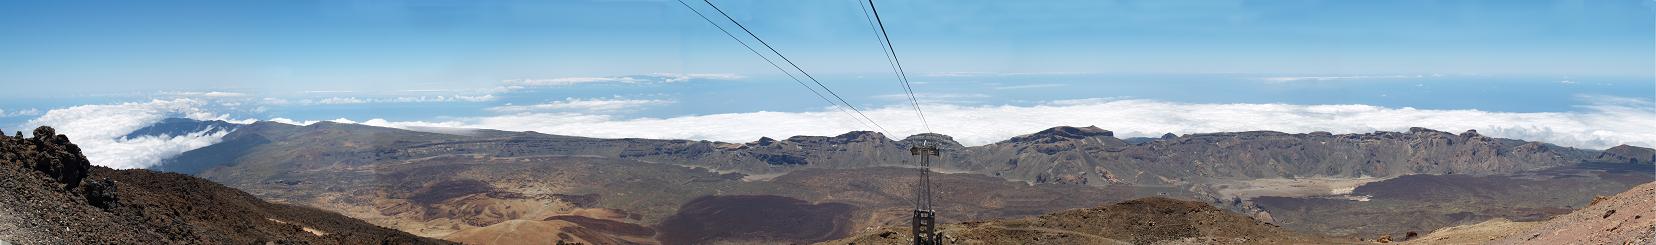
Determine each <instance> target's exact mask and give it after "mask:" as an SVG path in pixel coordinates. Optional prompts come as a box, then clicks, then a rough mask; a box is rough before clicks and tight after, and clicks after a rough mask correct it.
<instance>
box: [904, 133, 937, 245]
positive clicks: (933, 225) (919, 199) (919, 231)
mask: <svg viewBox="0 0 1656 245" xmlns="http://www.w3.org/2000/svg"><path fill="white" fill-rule="evenodd" d="M909 153H912V154H914V155H916V156H920V180H919V183H918V185H916V186H915V187H914V195H915V196H914V227H913V231H914V244H915V245H938V244H943V238H942V237H941V236H939V235H938V234H937V212H936V211H934V210H932V200H931V157H934V156H939V154H938V150H937V146H936V145H932V144H931V143H930V142H929V141H927V142H926V143H922V144H920V145H917V146H913V147H912V148H909Z"/></svg>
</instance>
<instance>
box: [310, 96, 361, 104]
mask: <svg viewBox="0 0 1656 245" xmlns="http://www.w3.org/2000/svg"><path fill="white" fill-rule="evenodd" d="M362 103H368V100H366V99H361V98H357V97H329V98H325V99H322V100H318V101H316V104H322V105H349V104H362Z"/></svg>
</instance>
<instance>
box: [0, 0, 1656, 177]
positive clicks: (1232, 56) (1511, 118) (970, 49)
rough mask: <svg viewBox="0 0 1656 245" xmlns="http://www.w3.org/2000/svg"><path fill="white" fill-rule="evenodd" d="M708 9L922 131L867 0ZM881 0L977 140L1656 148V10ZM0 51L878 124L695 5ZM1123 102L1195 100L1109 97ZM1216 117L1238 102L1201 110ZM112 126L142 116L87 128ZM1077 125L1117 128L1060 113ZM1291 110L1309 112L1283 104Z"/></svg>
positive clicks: (72, 95) (71, 81)
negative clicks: (1383, 134)
mask: <svg viewBox="0 0 1656 245" xmlns="http://www.w3.org/2000/svg"><path fill="white" fill-rule="evenodd" d="M714 2H715V3H717V4H719V6H720V7H721V8H723V9H724V10H726V11H727V12H729V13H730V14H731V15H732V16H733V17H734V18H735V19H737V20H738V21H741V22H742V23H743V24H745V25H747V27H749V28H751V29H752V30H753V31H754V32H755V33H757V34H758V35H760V36H762V37H764V38H765V40H766V41H768V42H770V43H771V44H773V45H775V46H776V48H777V49H779V50H781V51H782V52H784V53H785V54H786V55H788V57H789V58H790V59H792V60H794V61H796V62H798V64H799V65H800V66H802V67H804V68H805V69H807V70H808V71H810V72H811V73H813V74H814V75H817V76H818V78H822V80H823V82H824V83H826V84H828V85H829V86H831V87H833V88H834V89H835V90H836V91H839V92H841V93H842V94H843V95H846V98H847V99H848V100H850V101H851V102H853V103H855V104H857V105H858V106H860V107H864V108H868V109H870V110H873V111H880V112H890V113H875V114H876V115H883V116H877V118H876V119H880V120H881V121H889V122H888V123H886V124H890V125H891V126H890V128H893V129H892V130H891V131H894V132H891V133H892V134H896V135H906V134H909V133H916V132H917V131H914V130H915V129H916V128H918V127H916V125H917V124H918V123H917V122H912V121H909V120H910V119H908V118H907V117H908V116H912V115H911V114H901V113H900V112H902V111H903V110H902V109H904V108H902V107H901V106H902V105H904V103H903V102H904V101H905V100H904V99H903V97H902V96H901V94H900V93H901V91H902V90H901V89H900V87H898V85H897V82H896V79H895V77H894V76H893V75H892V74H891V73H890V71H889V70H888V69H889V68H888V66H887V64H886V63H885V62H884V61H883V60H882V59H884V57H883V54H882V52H881V51H880V46H878V44H876V38H875V36H874V34H873V33H872V32H871V31H870V27H869V25H868V23H867V22H866V21H865V19H864V18H865V16H864V15H863V12H861V10H860V9H861V7H860V6H859V4H858V2H857V1H853V0H820V1H819V0H812V1H747V0H722V1H714ZM691 3H693V6H696V7H697V8H698V9H700V10H702V11H704V12H708V13H711V9H710V8H707V7H706V6H705V5H702V4H700V3H699V2H691ZM878 3H879V6H880V10H881V11H880V12H881V15H882V16H881V17H882V18H883V19H884V21H885V24H886V27H887V28H888V30H889V31H890V32H891V33H890V35H891V39H892V40H891V41H892V42H893V43H894V44H895V45H896V48H897V51H898V53H899V54H900V55H901V57H902V58H903V63H904V65H905V67H906V68H907V69H906V70H907V71H908V72H909V73H910V74H911V77H912V78H913V80H914V82H915V85H914V87H915V89H916V91H917V92H919V93H920V97H921V98H920V99H921V100H922V101H923V102H924V104H926V105H928V106H935V107H938V108H942V109H940V110H941V112H939V113H940V114H943V115H940V116H939V117H940V118H951V116H950V115H947V113H950V112H954V113H962V114H960V115H954V117H952V118H958V119H962V120H973V121H974V122H977V124H971V123H966V124H952V125H953V126H955V127H954V128H949V127H947V126H948V125H951V124H949V123H947V122H943V123H940V125H945V127H942V128H939V129H938V130H939V131H941V133H948V134H951V135H957V136H959V137H963V138H970V139H971V140H972V143H980V144H981V143H990V142H993V141H994V139H997V138H1002V137H1007V136H1010V135H1016V134H1018V133H1027V132H1032V131H1034V130H1038V129H1040V128H1044V127H1050V126H1058V125H1059V124H1090V125H1100V126H1101V127H1106V128H1111V129H1116V130H1118V131H1123V132H1126V134H1125V135H1152V136H1153V135H1159V134H1160V133H1165V132H1176V133H1196V132H1209V131H1236V130H1282V131H1294V132H1298V131H1313V130H1329V131H1341V132H1361V131H1365V130H1400V129H1404V128H1406V127H1408V126H1429V127H1435V128H1442V129H1446V130H1450V129H1452V130H1465V129H1479V130H1481V131H1499V133H1497V135H1500V136H1507V137H1517V138H1525V139H1534V140H1546V141H1549V142H1560V143H1561V144H1566V145H1571V146H1582V147H1603V146H1607V145H1615V144H1622V143H1632V144H1640V145H1646V146H1649V145H1653V144H1656V142H1653V141H1651V140H1650V139H1652V138H1656V132H1653V131H1656V130H1650V129H1648V127H1641V126H1640V125H1644V126H1648V125H1652V124H1656V109H1653V107H1652V106H1650V105H1651V104H1652V102H1651V101H1652V100H1656V82H1653V81H1656V11H1653V7H1656V4H1653V3H1656V2H1653V1H1644V0H1605V1H1563V0H1559V1H1522V0H1502V1H1425V0H1421V1H1408V0H1403V1H1315V0H1300V1H1218V0H1215V1H1101V0H1089V1H895V0H888V1H880V2H878ZM721 24H724V25H728V23H724V22H721ZM727 28H735V27H734V26H727ZM750 42H751V40H750ZM0 55H3V57H4V58H3V59H0V84H3V85H4V86H0V126H5V127H3V128H6V129H13V128H14V127H27V126H33V125H54V124H61V125H82V126H80V127H74V126H69V127H70V128H80V130H83V131H96V132H91V133H89V134H93V135H117V133H119V131H123V130H126V131H130V128H131V127H138V126H142V125H144V124H145V123H147V122H151V121H153V120H157V119H158V118H162V117H173V116H188V117H198V118H222V119H232V120H282V121H289V122H293V123H301V124H302V123H305V122H307V121H317V120H335V119H346V120H350V121H355V122H362V123H368V121H371V120H372V119H380V120H379V121H374V122H373V123H372V124H375V125H385V126H398V127H405V128H407V127H417V126H445V127H487V128H500V129H509V130H536V131H540V132H550V133H561V134H572V135H585V136H595V137H647V138H694V139H712V140H725V141H745V140H750V139H751V138H756V137H758V136H771V137H786V136H789V135H795V134H835V133H836V132H843V131H845V130H869V129H868V128H866V127H861V126H858V123H856V122H855V121H853V119H848V118H846V117H843V115H839V114H836V113H837V112H836V111H835V110H833V109H831V108H829V107H827V106H828V105H827V104H826V103H823V102H822V101H821V100H818V99H816V98H814V97H812V95H810V93H809V92H807V91H805V90H804V89H801V88H800V87H798V85H797V84H795V83H794V82H793V81H791V80H788V79H787V78H786V77H785V76H783V75H782V74H781V73H779V72H778V71H776V70H774V69H773V68H772V67H770V66H769V65H767V64H765V63H764V62H763V61H762V60H760V59H758V58H757V57H754V56H753V54H751V53H748V51H747V50H746V49H743V48H742V47H741V46H740V45H738V44H737V43H735V42H733V41H732V40H730V39H729V37H726V36H724V35H723V34H721V33H720V32H718V30H717V29H715V28H714V27H713V26H711V25H709V24H708V23H706V22H704V21H703V20H702V19H700V18H698V17H696V16H695V15H694V14H693V13H692V12H690V11H689V10H687V9H685V8H684V6H682V5H680V4H679V3H678V2H676V1H652V0H607V1H459V0H455V1H441V0H439V1H389V0H344V1H176V0H160V1H3V2H0ZM1128 105H1134V106H1145V107H1147V108H1163V109H1165V110H1164V111H1176V112H1183V113H1182V114H1180V115H1161V114H1155V113H1140V114H1111V113H1116V112H1099V111H1097V110H1099V109H1109V110H1112V111H1133V110H1132V109H1138V108H1108V107H1107V106H1128ZM1227 106H1241V107H1227ZM1329 106H1333V107H1329ZM1340 106H1370V107H1373V108H1368V107H1362V108H1368V109H1362V108H1358V109H1352V108H1347V107H1340ZM1213 108H1220V109H1225V110H1236V111H1239V112H1237V113H1238V114H1210V113H1218V112H1209V111H1200V110H1206V109H1213ZM1330 108H1334V109H1330ZM1341 108H1344V109H1341ZM1115 109H1120V110H1115ZM1348 109H1351V110H1348ZM1370 109H1372V110H1370ZM826 112H834V113H827V114H820V113H826ZM773 113H781V114H773ZM986 113H987V115H990V116H993V115H997V114H1004V115H1024V118H1015V119H1007V120H998V119H997V120H991V119H985V118H978V117H974V116H978V115H985V114H986ZM1043 113H1044V114H1043ZM1478 113H1487V114H1478ZM111 114H113V115H120V116H122V117H119V118H120V120H135V121H133V122H126V123H120V124H97V123H84V122H83V121H85V122H93V121H96V122H108V121H111V120H114V119H110V118H109V116H107V115H111ZM1080 114H1086V115H1094V116H1096V117H1089V116H1075V117H1073V118H1080V119H1075V120H1070V117H1062V116H1064V115H1080ZM1150 114H1154V115H1159V116H1151V115H1150ZM100 115H105V116H100ZM1097 115H1109V116H1110V117H1103V116H1097ZM1186 115H1210V116H1211V117H1205V116H1186ZM1327 115H1340V116H1349V117H1382V119H1385V118H1403V119H1409V120H1406V121H1396V122H1392V121H1388V120H1370V121H1377V122H1351V121H1344V119H1342V118H1341V117H1329V116H1327ZM1045 116H1052V117H1051V118H1046V119H1038V118H1045ZM1117 116H1119V117H1127V118H1118V117H1117ZM1295 116H1306V117H1308V118H1312V119H1308V120H1310V121H1305V122H1301V121H1278V120H1275V119H1273V118H1285V117H1286V118H1292V117H1295ZM786 118H801V121H797V122H795V123H796V124H797V125H780V126H778V125H777V124H778V123H775V121H785V119H786ZM803 118H815V119H816V120H803ZM1228 118H1244V119H1246V118H1254V119H1257V120H1242V119H1235V120H1232V119H1228ZM715 119H717V120H715ZM726 122H728V123H726ZM697 123H701V124H697ZM704 124H719V125H720V126H703V125H704ZM13 125H17V126H13ZM687 125H688V126H687ZM755 125H759V126H755ZM1354 125H1355V126H1354ZM1078 126H1079V125H1078ZM204 139H208V141H203V142H211V139H216V138H211V137H208V138H204ZM99 140H107V139H99ZM77 142H81V141H80V140H77ZM116 143H120V142H119V141H118V140H117V141H112V142H111V143H110V144H116ZM200 144H201V142H196V143H192V144H191V145H200ZM188 148H189V147H182V148H179V147H175V148H172V149H173V150H176V149H188ZM169 151H171V150H169ZM111 154H113V153H111ZM159 154H161V155H165V152H162V153H159ZM134 161H146V160H134ZM138 165H140V166H141V165H142V164H138Z"/></svg>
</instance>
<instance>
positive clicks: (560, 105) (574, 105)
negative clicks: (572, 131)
mask: <svg viewBox="0 0 1656 245" xmlns="http://www.w3.org/2000/svg"><path fill="white" fill-rule="evenodd" d="M672 103H673V101H671V100H657V99H627V98H622V97H612V98H593V99H581V98H565V99H564V100H562V101H553V102H547V103H542V104H534V105H511V104H507V105H503V106H496V107H491V108H489V109H488V110H489V111H494V112H504V113H519V112H549V111H584V112H617V111H628V110H634V109H638V108H640V107H646V106H655V105H665V104H672Z"/></svg>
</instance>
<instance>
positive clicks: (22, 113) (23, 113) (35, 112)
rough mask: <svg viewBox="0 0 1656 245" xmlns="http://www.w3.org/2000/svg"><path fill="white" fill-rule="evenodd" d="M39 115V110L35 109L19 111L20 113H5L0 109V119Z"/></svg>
mask: <svg viewBox="0 0 1656 245" xmlns="http://www.w3.org/2000/svg"><path fill="white" fill-rule="evenodd" d="M39 115H40V109H35V108H29V109H23V110H20V111H6V110H5V109H0V117H22V116H39ZM0 133H4V132H0Z"/></svg>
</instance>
